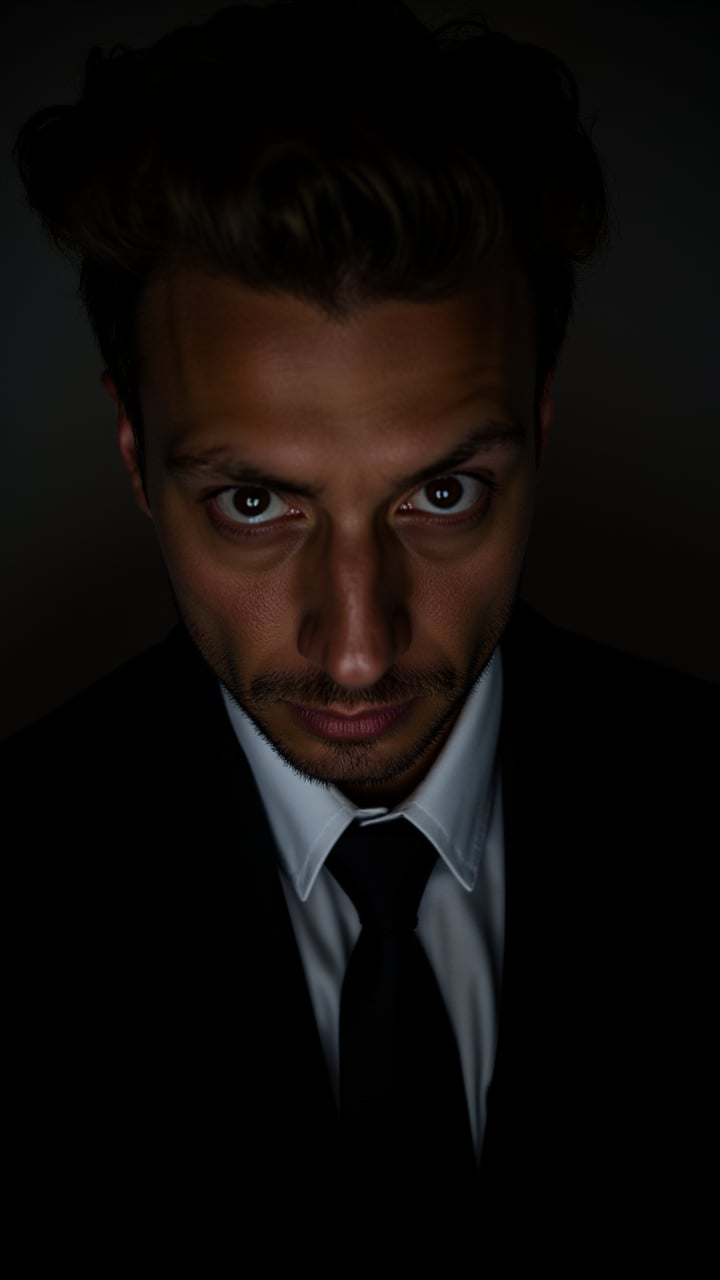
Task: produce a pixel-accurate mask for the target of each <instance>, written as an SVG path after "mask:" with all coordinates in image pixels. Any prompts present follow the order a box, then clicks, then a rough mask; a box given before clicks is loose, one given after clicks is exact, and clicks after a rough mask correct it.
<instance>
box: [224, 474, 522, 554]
mask: <svg viewBox="0 0 720 1280" xmlns="http://www.w3.org/2000/svg"><path fill="white" fill-rule="evenodd" d="M441 480H477V481H479V483H480V484H481V485H482V486H483V488H484V489H486V490H487V495H488V496H487V499H486V501H485V502H483V504H482V508H481V510H480V511H478V510H477V503H474V504H473V506H472V507H471V508H470V510H469V511H463V512H461V513H460V514H458V515H453V513H452V512H449V513H448V514H447V515H443V514H442V513H441V512H438V513H437V514H433V513H431V512H428V511H419V510H411V511H409V512H400V516H401V518H402V519H404V518H405V517H406V516H407V517H408V518H412V519H414V520H416V521H417V520H420V521H422V523H423V524H426V525H431V526H435V527H439V526H440V527H444V528H448V527H450V528H454V529H455V528H458V527H460V526H462V525H465V524H472V523H479V521H480V520H481V519H483V518H484V516H485V514H486V511H487V508H488V506H489V504H490V501H491V499H492V496H493V495H494V494H496V493H498V491H499V489H500V485H499V484H498V482H497V481H496V480H494V479H493V478H492V477H491V476H487V475H480V474H479V473H478V472H475V471H453V472H450V473H449V474H448V475H443V476H438V477H437V479H436V480H435V481H433V480H427V481H426V482H425V484H423V485H420V486H419V487H418V488H417V489H415V490H413V493H411V494H409V495H408V497H407V498H405V499H404V500H403V502H402V503H400V506H401V507H402V506H403V505H405V504H406V503H409V502H411V501H412V498H413V496H414V495H415V494H416V493H421V492H422V491H423V490H424V489H427V488H428V486H429V485H431V484H433V483H436V484H437V483H439V482H440V481H441ZM244 487H248V488H255V487H257V488H258V489H263V488H264V487H265V486H263V485H257V486H254V485H248V486H244V485H223V487H222V488H220V489H214V490H213V491H212V492H210V493H207V494H205V495H204V497H203V498H202V502H203V504H204V505H205V506H206V507H207V509H208V515H209V517H210V520H211V522H212V524H213V525H214V526H215V528H216V529H217V530H218V531H219V532H220V533H222V534H223V535H224V536H225V537H229V538H233V539H238V540H244V539H247V538H257V537H267V536H268V535H271V534H273V533H276V532H277V529H278V526H279V525H280V524H283V525H284V524H285V521H287V520H291V521H292V520H296V519H297V518H298V517H299V516H301V515H302V512H301V511H300V510H299V509H298V508H293V507H292V504H291V503H288V504H287V505H288V506H289V507H290V508H291V509H290V511H288V512H287V513H286V514H285V515H284V516H282V517H278V518H277V519H273V520H268V521H266V522H260V523H258V524H240V523H238V524H233V523H232V522H231V521H229V520H226V519H224V518H223V517H222V515H221V514H220V513H219V512H218V509H217V505H216V504H217V499H218V498H220V497H221V496H222V495H223V494H225V493H232V492H233V490H235V489H240V488H244ZM268 493H272V494H273V495H274V496H275V497H280V495H279V494H277V493H275V490H272V489H269V490H268ZM283 501H284V499H283Z"/></svg>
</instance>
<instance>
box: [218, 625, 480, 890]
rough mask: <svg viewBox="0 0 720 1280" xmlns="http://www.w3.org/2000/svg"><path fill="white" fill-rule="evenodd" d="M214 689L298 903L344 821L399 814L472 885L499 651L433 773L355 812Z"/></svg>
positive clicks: (477, 860)
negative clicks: (392, 801)
mask: <svg viewBox="0 0 720 1280" xmlns="http://www.w3.org/2000/svg"><path fill="white" fill-rule="evenodd" d="M220 687H221V691H222V695H223V699H224V701H225V706H226V708H227V712H228V715H229V717H230V722H231V724H232V726H233V729H234V731H235V734H236V736H237V738H238V741H239V743H240V745H241V747H242V748H243V750H244V752H245V755H246V756H247V759H248V762H249V764H250V768H251V769H252V771H253V775H254V777H255V782H256V783H257V787H258V790H259V792H260V796H261V798H262V801H263V804H264V806H265V810H266V813H267V817H268V821H269V823H270V827H271V829H272V833H273V836H274V837H275V843H276V845H277V848H278V854H279V860H280V864H281V866H282V869H283V871H284V872H285V874H286V876H287V877H288V879H289V880H290V882H291V884H292V885H293V887H294V889H295V892H296V893H297V895H298V897H299V898H300V900H301V901H302V902H305V900H306V899H307V898H308V896H309V894H310V892H311V890H312V887H313V885H314V883H315V880H316V879H317V876H318V874H319V872H320V868H321V867H322V865H323V863H324V861H325V859H326V857H327V855H328V853H329V852H330V850H331V849H332V847H333V845H334V844H335V842H336V841H337V840H339V838H340V836H341V835H342V833H343V831H344V830H345V829H346V827H348V826H349V825H350V823H351V822H354V821H355V820H360V821H370V822H382V821H388V822H389V821H393V820H394V819H396V818H398V817H399V816H401V815H402V816H404V817H405V818H407V819H408V821H410V822H413V823H414V824H415V826H416V827H418V828H419V830H420V831H422V832H423V833H424V835H426V836H427V837H428V839H429V840H430V841H431V843H432V844H433V845H434V846H435V848H436V849H437V851H438V853H439V855H440V857H441V858H442V859H443V861H444V862H445V863H446V864H447V866H448V867H449V868H450V871H451V872H452V873H453V875H454V876H455V878H456V879H457V880H458V881H459V882H460V884H461V885H463V887H464V888H465V889H467V890H468V891H469V890H471V889H472V888H473V887H474V885H475V881H476V879H477V874H478V869H479V867H480V863H481V860H482V856H483V852H484V849H485V840H486V837H487V831H488V826H489V822H490V815H491V809H492V802H493V798H494V794H495V780H496V775H495V770H496V756H497V742H498V735H499V731H500V718H501V711H502V658H501V654H500V650H499V649H496V650H495V652H494V654H493V655H492V657H491V659H490V661H489V662H488V663H487V665H486V666H485V668H484V670H483V672H482V674H481V676H480V678H479V679H478V681H477V682H476V684H475V686H474V687H473V689H472V690H471V692H470V693H469V695H468V697H467V699H466V701H465V705H464V706H463V708H462V711H461V712H460V715H459V716H458V719H457V720H456V722H455V724H454V726H453V729H452V732H451V733H450V735H449V737H448V739H447V741H446V742H445V744H444V745H443V748H442V750H441V752H440V753H439V755H438V757H437V759H436V760H435V761H434V763H433V765H432V768H431V769H430V770H429V772H428V773H427V775H426V776H425V778H424V779H423V781H422V782H421V783H420V785H419V786H418V787H417V788H416V789H415V791H414V792H412V794H411V795H409V796H408V797H407V798H406V799H405V800H404V801H403V802H402V803H401V804H399V805H397V806H396V807H395V808H394V809H392V810H388V809H384V808H376V809H361V808H358V806H356V805H354V804H353V803H352V801H350V800H348V799H347V797H346V796H344V795H343V794H342V792H340V791H339V790H338V789H337V787H334V786H331V785H329V784H327V783H321V782H316V781H314V780H313V779H312V778H307V777H305V776H304V775H303V774H301V773H299V772H298V771H297V770H296V769H294V768H293V767H292V765H290V764H288V763H287V761H286V760H284V759H283V758H282V756H280V755H279V754H278V753H277V752H276V751H275V748H274V747H272V746H271V745H270V743H269V742H268V741H267V739H265V738H263V737H262V735H261V734H260V732H259V730H258V729H257V727H256V726H255V724H254V723H253V721H252V720H251V719H250V718H249V717H248V716H247V715H246V714H245V713H244V711H242V710H241V708H240V707H239V706H238V704H237V703H236V702H235V700H234V699H233V697H232V695H231V694H230V693H229V692H228V691H227V689H226V688H225V687H224V685H221V686H220Z"/></svg>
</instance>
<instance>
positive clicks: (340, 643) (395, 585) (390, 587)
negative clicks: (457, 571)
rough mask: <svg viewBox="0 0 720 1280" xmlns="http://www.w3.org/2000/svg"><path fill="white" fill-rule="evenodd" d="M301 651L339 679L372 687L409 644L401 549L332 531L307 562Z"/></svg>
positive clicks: (355, 685)
mask: <svg viewBox="0 0 720 1280" xmlns="http://www.w3.org/2000/svg"><path fill="white" fill-rule="evenodd" d="M303 596H304V605H303V608H302V614H301V622H300V627H299V631H298V641H297V643H298V650H299V652H300V654H301V655H302V657H303V658H305V659H306V660H307V661H308V662H312V663H313V665H315V666H318V667H320V668H321V669H322V670H323V671H324V672H325V673H326V674H327V675H328V676H330V677H331V679H332V680H334V681H335V683H336V684H339V685H343V686H344V687H345V688H347V689H363V688H369V687H370V686H371V685H373V684H375V683H376V681H377V680H379V679H380V677H381V676H382V675H384V674H385V672H386V671H387V670H388V668H389V667H391V666H392V665H393V663H394V662H397V661H398V659H399V658H401V657H402V655H403V654H404V653H406V652H407V649H408V648H409V645H410V639H411V631H410V619H409V614H408V609H407V604H406V599H405V597H406V584H405V581H404V575H403V570H402V566H401V563H400V558H399V555H398V550H397V548H394V547H393V546H391V545H390V544H389V543H388V542H383V541H381V540H380V539H379V538H376V537H373V536H372V535H367V536H362V537H361V536H353V535H344V536H341V535H337V534H335V535H333V536H332V537H329V538H328V540H327V543H326V545H325V546H324V547H323V548H322V549H319V551H318V554H316V555H315V556H314V557H313V558H312V559H311V561H310V562H309V564H308V566H307V573H306V574H305V581H304V592H303Z"/></svg>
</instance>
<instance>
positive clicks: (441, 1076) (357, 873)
mask: <svg viewBox="0 0 720 1280" xmlns="http://www.w3.org/2000/svg"><path fill="white" fill-rule="evenodd" d="M436 857H437V854H436V852H435V850H434V849H433V847H432V845H431V844H430V842H429V840H427V839H426V837H425V836H423V835H422V833H421V832H420V831H418V830H417V828H416V827H414V826H413V825H412V823H410V822H408V821H407V820H406V819H405V818H400V819H395V820H393V821H391V822H386V823H380V824H371V825H370V826H364V827H361V826H359V825H358V824H357V823H354V824H353V825H352V826H351V827H349V828H348V830H347V831H346V832H345V833H344V835H343V836H342V837H341V839H340V840H339V841H338V843H337V844H336V846H335V848H334V849H333V850H332V851H331V853H330V855H329V857H328V859H327V864H326V865H327V867H328V869H329V870H330V871H331V872H332V874H333V875H334V876H335V879H336V880H337V881H338V882H339V884H340V885H341V886H342V888H343V889H344V890H345V892H346V893H347V894H348V896H349V897H350V898H351V900H352V902H353V903H354V905H355V907H356V909H357V912H358V915H359V916H360V921H361V923H362V929H361V932H360V936H359V938H358V941H357V943H356V945H355V948H354V950H353V952H352V955H351V956H350V960H349V962H348V967H347V970H346V973H345V980H344V982H343V988H342V996H341V1005H340V1119H341V1131H342V1137H343V1143H344V1154H345V1168H346V1173H347V1176H348V1178H349V1181H350V1183H351V1185H352V1188H353V1191H354V1194H355V1196H356V1199H358V1200H359V1201H360V1203H361V1204H363V1203H364V1207H365V1209H366V1211H367V1212H368V1213H369V1214H370V1215H373V1214H378V1215H383V1214H385V1213H392V1212H394V1210H395V1208H396V1207H397V1206H403V1205H404V1206H412V1205H413V1204H416V1205H418V1206H419V1205H420V1204H421V1203H422V1202H423V1200H424V1199H426V1198H427V1197H428V1196H430V1197H433V1196H435V1195H436V1194H441V1195H442V1196H443V1197H444V1196H446V1195H448V1194H452V1188H453V1187H454V1186H456V1185H457V1186H458V1187H460V1186H461V1185H462V1184H463V1183H464V1182H466V1181H467V1179H468V1178H469V1177H470V1176H471V1175H472V1173H473V1171H474V1168H475V1161H474V1155H473V1147H472V1137H471V1131H470V1123H469V1119H468V1112H467V1104H466V1101H465V1091H464V1087H463V1081H462V1072H461V1067H460V1059H459V1055H458V1050H457V1044H456V1042H455V1036H454V1033H453V1030H452V1027H451V1024H450V1020H449V1018H448V1015H447V1010H446V1009H445V1005H444V1002H443V999H442V996H441V994H440V990H439V988H438V984H437V981H436V978H435V975H434V973H433V971H432V968H431V966H430V963H429V961H428V958H427V956H426V954H425V952H424V950H423V948H422V945H421V943H420V941H419V939H418V938H417V936H416V934H415V926H416V924H417V913H418V908H419V905H420V899H421V897H422V895H423V891H424V889H425V884H426V882H427V879H428V876H429V875H430V871H431V870H432V867H433V865H434V863H435V860H436Z"/></svg>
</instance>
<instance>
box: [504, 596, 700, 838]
mask: <svg viewBox="0 0 720 1280" xmlns="http://www.w3.org/2000/svg"><path fill="white" fill-rule="evenodd" d="M502 653H503V673H504V712H503V734H504V743H505V749H506V758H508V759H509V758H512V760H513V761H514V762H519V763H520V765H521V766H522V769H523V775H522V776H523V777H525V778H527V777H528V776H529V774H531V773H532V775H533V777H534V779H535V780H536V782H537V785H538V786H540V787H542V788H543V789H544V790H545V791H547V792H550V791H552V792H553V793H554V794H555V795H556V796H557V797H558V799H559V800H560V799H561V800H562V804H563V806H564V807H566V808H567V809H576V810H577V811H578V812H580V811H583V812H594V813H595V815H596V821H597V822H598V823H600V824H601V825H602V824H603V823H606V824H612V823H613V822H615V821H616V820H617V815H618V814H622V815H624V817H625V818H626V819H630V818H631V816H633V815H634V820H635V819H636V820H638V821H640V820H644V815H645V814H654V815H655V820H656V822H657V821H658V820H659V819H658V815H660V814H663V813H664V814H666V815H667V821H668V822H669V823H673V824H678V825H680V826H681V827H682V828H683V829H684V830H687V831H690V830H691V829H692V830H693V831H695V833H696V834H697V832H698V830H699V827H700V826H701V825H702V824H703V823H705V824H706V825H708V824H709V825H712V826H713V827H715V825H716V821H717V815H716V806H715V803H714V796H715V791H716V786H717V776H718V770H720V687H718V686H717V685H714V684H711V683H710V682H708V681H704V680H702V679H699V678H697V677H695V676H692V675H687V674H685V673H683V672H680V671H675V670H673V669H670V668H666V667H663V666H661V665H658V664H657V663H655V662H652V661H648V660H646V659H643V658H639V657H635V656H634V655H632V654H629V653H625V652H622V651H620V650H616V649H613V648H612V647H609V646H607V645H605V644H601V643H598V642H597V641H594V640H592V639H588V638H587V637H585V636H581V635H578V634H575V633H573V632H571V631H568V630H566V629H564V628H562V627H558V626H555V625H554V624H552V623H550V622H549V621H547V620H546V619H545V618H543V617H542V616H541V615H540V614H539V613H537V612H536V611H535V610H533V609H530V608H529V606H526V605H524V604H520V605H519V607H518V608H517V609H516V611H515V613H514V615H513V618H512V619H511V622H510V624H509V625H508V628H507V630H506V633H505V636H504V639H503V641H502Z"/></svg>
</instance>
